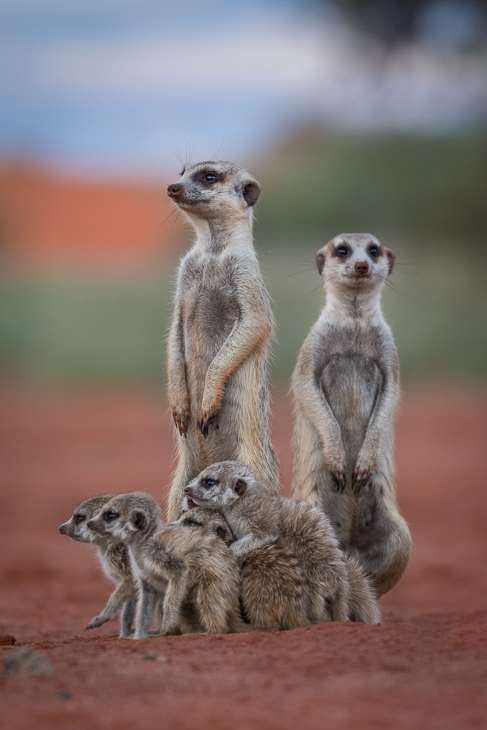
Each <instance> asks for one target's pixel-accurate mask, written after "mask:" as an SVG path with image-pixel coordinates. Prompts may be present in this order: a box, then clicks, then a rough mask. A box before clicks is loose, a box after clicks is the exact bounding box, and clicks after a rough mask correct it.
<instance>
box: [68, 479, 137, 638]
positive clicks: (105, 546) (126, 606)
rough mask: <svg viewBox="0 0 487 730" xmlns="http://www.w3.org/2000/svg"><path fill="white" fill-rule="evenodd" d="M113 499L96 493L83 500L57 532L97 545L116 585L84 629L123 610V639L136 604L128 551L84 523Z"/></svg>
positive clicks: (107, 572) (105, 568)
mask: <svg viewBox="0 0 487 730" xmlns="http://www.w3.org/2000/svg"><path fill="white" fill-rule="evenodd" d="M114 496H115V495H114V494H98V495H96V496H95V497H90V498H89V499H85V500H84V502H81V504H79V505H78V506H77V507H76V508H75V510H74V511H73V514H72V516H71V518H70V519H69V520H68V521H67V522H64V523H63V524H62V525H61V526H60V527H59V532H60V533H61V534H62V535H67V536H68V537H70V538H71V539H72V540H76V541H77V542H87V543H93V544H94V545H96V546H97V547H98V555H99V558H100V561H101V564H102V566H103V569H104V571H105V573H106V574H107V576H108V577H109V578H110V579H111V580H113V582H114V583H116V584H117V587H116V588H115V590H114V591H113V593H112V595H111V596H110V598H109V600H108V603H107V605H106V606H105V608H104V609H103V611H102V612H101V613H100V614H99V615H98V616H95V617H94V618H93V619H92V620H91V621H90V623H89V624H88V626H87V627H86V628H87V629H94V628H97V627H98V626H101V625H102V624H104V623H105V622H106V621H109V620H110V619H111V618H113V616H114V615H115V614H116V612H117V611H118V610H119V609H120V608H122V615H121V617H120V624H121V626H120V637H121V638H125V637H127V636H129V635H130V634H131V633H132V624H133V620H134V616H135V607H136V605H137V588H136V583H135V581H134V579H133V576H132V569H131V567H130V558H129V554H128V548H127V546H126V545H124V544H123V543H122V542H120V541H117V540H109V539H107V538H106V537H102V536H101V535H98V534H96V533H95V532H93V531H92V530H90V529H89V528H88V527H87V522H88V521H89V520H90V519H91V518H92V517H95V515H97V514H98V512H99V511H100V510H101V509H102V507H104V506H105V505H106V504H107V503H108V502H110V500H111V499H113V497H114Z"/></svg>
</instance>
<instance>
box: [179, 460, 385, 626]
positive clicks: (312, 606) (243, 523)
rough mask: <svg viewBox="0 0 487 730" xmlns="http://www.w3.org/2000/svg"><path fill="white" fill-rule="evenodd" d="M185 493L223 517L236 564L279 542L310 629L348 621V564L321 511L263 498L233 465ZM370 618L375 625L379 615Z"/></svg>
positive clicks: (210, 472) (220, 467) (209, 472)
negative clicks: (305, 602)
mask: <svg viewBox="0 0 487 730" xmlns="http://www.w3.org/2000/svg"><path fill="white" fill-rule="evenodd" d="M185 493H186V494H187V495H188V497H190V499H191V500H192V501H193V502H195V503H196V504H197V505H198V506H201V507H204V508H210V509H218V510H219V511H220V512H221V513H222V515H223V516H224V518H225V520H226V522H227V523H228V525H229V527H230V529H231V531H232V533H233V535H234V537H235V542H234V543H233V544H232V545H231V546H230V550H231V551H232V552H233V554H234V555H235V556H236V557H237V558H238V559H239V560H240V561H243V560H244V559H245V558H246V557H247V556H248V555H250V554H252V553H254V551H258V550H260V549H261V548H263V547H265V546H268V545H272V544H274V543H277V542H278V541H279V542H280V543H281V544H282V545H284V547H286V548H287V549H288V550H290V551H291V552H292V553H293V554H294V556H295V557H296V558H297V560H298V561H299V562H300V563H301V565H302V567H303V569H304V571H305V574H306V577H307V580H308V582H309V586H310V592H309V597H310V601H309V610H308V621H309V623H320V622H322V621H330V620H331V621H346V620H347V619H348V618H350V615H349V614H350V609H349V600H350V591H351V587H350V582H349V578H348V574H347V568H346V562H345V560H344V558H343V555H342V553H341V551H340V550H339V547H338V543H337V540H336V538H335V535H334V532H333V529H332V528H331V526H330V524H329V523H328V520H327V518H326V517H325V516H324V515H323V514H322V513H320V511H319V510H317V509H315V508H313V507H311V505H309V504H306V503H305V502H298V501H296V500H292V499H286V498H285V497H280V496H270V495H266V494H264V493H262V490H261V489H260V487H259V483H258V481H257V479H256V477H255V475H254V474H253V473H252V471H251V470H250V469H249V467H247V466H245V465H243V464H240V463H238V462H235V461H226V462H221V463H219V464H213V465H212V466H210V467H208V468H207V469H205V470H204V471H203V472H202V473H201V474H200V475H199V476H198V477H197V479H195V480H193V482H191V484H189V485H188V486H187V487H186V488H185ZM371 600H372V601H373V596H371ZM364 615H365V614H364ZM374 618H377V620H378V612H376V613H375V615H374ZM361 620H363V619H361Z"/></svg>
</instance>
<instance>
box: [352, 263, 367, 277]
mask: <svg viewBox="0 0 487 730" xmlns="http://www.w3.org/2000/svg"><path fill="white" fill-rule="evenodd" d="M355 273H356V274H357V275H358V276H366V275H367V274H368V273H369V264H368V262H367V261H356V262H355Z"/></svg>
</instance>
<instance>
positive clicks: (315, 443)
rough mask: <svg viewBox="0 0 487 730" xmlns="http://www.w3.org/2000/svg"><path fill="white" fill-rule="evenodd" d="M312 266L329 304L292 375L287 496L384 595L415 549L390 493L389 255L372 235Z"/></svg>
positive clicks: (354, 237) (348, 239) (344, 238)
mask: <svg viewBox="0 0 487 730" xmlns="http://www.w3.org/2000/svg"><path fill="white" fill-rule="evenodd" d="M374 251H375V252H374ZM371 252H374V253H371ZM316 261H317V264H318V269H319V271H320V273H321V275H322V276H323V278H324V285H325V290H326V292H327V301H326V306H325V308H324V309H323V312H322V313H321V316H320V317H319V319H318V321H317V322H316V324H315V325H314V327H313V328H312V330H311V332H310V334H309V335H308V337H307V339H306V341H305V343H304V345H303V346H302V348H301V351H300V353H299V356H298V362H297V365H296V368H295V370H294V374H293V381H292V388H293V393H294V400H295V410H296V426H295V431H294V474H293V494H294V496H295V497H296V498H298V499H303V500H306V501H307V502H309V503H310V504H312V505H313V506H316V507H319V508H320V509H322V510H323V511H324V512H325V514H326V515H327V516H328V517H329V519H330V520H331V523H332V525H333V527H334V529H335V531H336V534H337V535H338V538H339V541H340V547H341V548H342V549H343V550H345V551H346V552H347V553H348V554H349V555H351V556H353V557H356V558H357V559H358V560H359V562H360V563H361V565H362V566H363V567H364V568H365V570H366V571H367V573H368V575H369V576H370V577H371V578H372V580H373V582H374V585H375V588H376V590H377V593H378V595H382V594H384V593H386V592H387V591H388V590H390V589H391V588H392V587H393V586H394V585H395V584H396V583H397V581H398V580H399V578H400V577H401V575H402V574H403V572H404V570H405V568H406V565H407V563H408V560H409V555H410V551H411V538H410V534H409V530H408V528H407V525H406V523H405V521H404V520H403V518H402V517H401V516H400V514H399V512H398V508H397V504H396V498H395V491H394V464H393V418H394V411H395V408H396V404H397V401H398V398H399V362H398V357H397V351H396V347H395V345H394V341H393V338H392V334H391V331H390V329H389V327H388V325H387V323H386V322H385V320H384V318H383V316H382V312H381V309H380V292H381V289H382V287H383V285H384V281H385V279H386V277H387V276H388V275H389V273H390V272H391V271H392V267H393V263H394V254H393V253H392V251H390V250H389V249H387V248H385V247H384V246H382V244H381V243H380V241H378V240H377V239H376V238H375V237H374V236H371V235H370V234H341V236H337V237H336V238H334V239H333V240H332V241H330V242H329V243H328V244H327V245H326V246H325V247H324V248H323V249H321V250H320V251H318V254H317V257H316Z"/></svg>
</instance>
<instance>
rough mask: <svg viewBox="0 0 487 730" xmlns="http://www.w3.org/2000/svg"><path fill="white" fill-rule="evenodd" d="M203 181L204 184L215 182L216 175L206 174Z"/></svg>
mask: <svg viewBox="0 0 487 730" xmlns="http://www.w3.org/2000/svg"><path fill="white" fill-rule="evenodd" d="M204 179H205V180H206V182H215V180H216V175H215V173H213V172H207V173H206V175H205V177H204Z"/></svg>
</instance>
